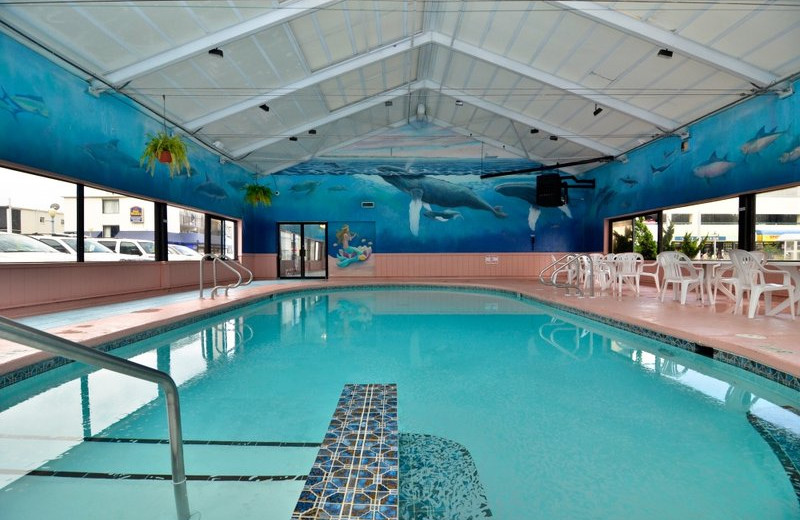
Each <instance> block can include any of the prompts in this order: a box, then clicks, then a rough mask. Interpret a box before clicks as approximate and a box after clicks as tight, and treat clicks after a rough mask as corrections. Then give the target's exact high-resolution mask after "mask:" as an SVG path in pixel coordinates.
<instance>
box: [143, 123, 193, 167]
mask: <svg viewBox="0 0 800 520" xmlns="http://www.w3.org/2000/svg"><path fill="white" fill-rule="evenodd" d="M147 137H148V139H149V140H148V141H147V144H146V145H145V148H144V152H142V157H141V158H140V159H139V164H140V165H146V169H147V171H148V172H149V173H150V175H153V174H155V170H156V163H157V162H161V163H164V164H166V166H167V169H168V170H169V176H170V177H174V176H175V175H180V173H181V171H183V170H186V173H187V174H191V170H190V165H189V157H188V156H187V154H186V144H185V143H184V142H183V140H182V139H181V137H180V136H179V135H172V136H171V135H168V134H167V132H166V131H160V132H158V133H157V134H155V135H154V134H147Z"/></svg>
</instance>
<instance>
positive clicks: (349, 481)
mask: <svg viewBox="0 0 800 520" xmlns="http://www.w3.org/2000/svg"><path fill="white" fill-rule="evenodd" d="M397 450H398V434H397V385H395V384H347V385H345V386H344V389H343V390H342V395H341V397H339V402H338V404H337V406H336V411H335V412H334V414H333V418H332V419H331V422H330V425H329V426H328V432H327V433H326V434H325V440H324V441H323V442H322V447H321V448H320V450H319V453H318V454H317V459H316V460H315V461H314V465H313V466H312V468H311V472H310V473H309V476H308V479H307V480H306V484H305V486H304V487H303V491H302V492H301V493H300V499H299V500H298V502H297V505H296V506H295V510H294V513H293V514H292V520H316V519H320V518H332V517H335V518H337V519H342V520H350V519H356V518H369V519H374V520H397V518H398V504H397V499H398V465H399V463H398V457H397Z"/></svg>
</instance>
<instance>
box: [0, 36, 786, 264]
mask: <svg viewBox="0 0 800 520" xmlns="http://www.w3.org/2000/svg"><path fill="white" fill-rule="evenodd" d="M0 54H1V55H2V56H3V57H4V59H3V60H2V61H0V89H2V90H0V131H2V135H3V139H2V140H0V159H3V160H6V161H10V162H13V163H18V164H23V165H28V166H31V167H34V168H38V169H41V170H45V171H49V172H54V173H57V174H59V175H62V176H67V177H70V178H73V179H76V180H83V181H85V182H88V183H91V184H97V185H101V186H105V187H108V188H110V189H116V190H120V191H125V192H130V193H132V194H138V195H142V196H145V197H150V198H156V199H161V200H166V201H170V202H173V203H175V204H180V205H187V206H191V207H194V208H197V209H199V210H202V211H207V212H211V213H216V214H220V215H225V216H230V217H235V218H238V217H241V218H243V222H244V225H243V233H244V244H243V247H244V250H245V252H251V253H269V252H275V250H276V244H277V240H276V229H275V222H276V221H297V220H312V221H336V222H350V221H353V222H356V221H357V222H374V225H375V238H374V242H375V252H379V253H392V252H515V251H530V250H531V236H532V235H535V237H536V239H535V243H536V250H537V251H564V250H599V249H602V234H603V232H602V224H603V219H604V218H607V217H610V216H617V215H623V214H630V213H634V212H638V211H642V210H647V209H655V208H662V207H667V206H673V205H678V204H685V203H691V202H694V201H698V200H702V199H708V198H720V197H724V196H727V195H731V194H735V193H739V192H743V191H751V190H759V189H764V188H768V187H771V186H780V185H785V184H790V183H797V182H800V161H798V157H799V156H800V150H799V149H798V146H800V120H799V119H798V108H800V107H799V106H798V105H800V97H799V96H798V95H793V96H790V97H788V98H786V99H778V98H777V97H776V96H774V95H764V96H761V97H758V98H755V99H753V100H750V101H748V102H746V103H743V104H741V105H738V106H735V107H732V108H730V109H728V110H726V111H724V112H722V113H720V114H718V115H716V116H714V117H711V118H709V119H706V120H704V121H701V122H698V123H697V124H694V125H692V126H691V127H690V128H689V129H688V130H689V133H690V136H691V137H690V141H689V150H688V151H687V152H682V151H681V150H680V139H679V138H665V139H661V140H659V141H657V142H655V143H652V144H651V145H649V146H646V147H643V148H641V149H639V150H636V151H634V152H632V153H630V154H629V156H628V162H627V163H626V164H622V163H611V164H608V165H605V166H603V167H600V168H597V169H595V170H593V171H592V172H591V173H589V174H587V175H586V176H585V177H586V178H595V179H596V181H597V188H596V189H595V190H570V203H569V205H568V206H566V207H564V208H560V209H559V208H537V207H536V206H535V205H532V204H531V202H532V201H533V200H535V199H534V188H535V182H534V178H533V177H532V176H529V175H527V176H526V175H522V176H513V177H503V178H495V179H491V180H481V179H480V178H479V175H480V174H481V173H491V172H495V171H507V170H515V169H523V168H530V167H532V166H535V165H536V164H535V163H532V162H530V161H528V160H525V159H519V158H514V157H512V156H510V155H509V154H506V153H504V151H502V150H497V149H491V148H488V147H486V146H485V145H481V144H480V143H477V142H475V141H472V140H470V139H467V138H464V137H461V136H456V135H455V134H449V133H448V132H447V131H446V130H443V129H440V128H436V127H432V126H430V125H427V124H422V123H416V124H410V125H408V126H407V127H404V128H402V129H399V130H393V131H391V132H389V133H387V134H386V135H384V136H379V137H377V138H373V139H371V140H368V141H366V142H362V143H359V144H358V145H354V146H353V147H351V148H349V149H347V150H342V151H340V152H339V153H338V155H335V156H330V157H321V158H317V159H315V160H313V161H310V162H308V163H304V164H301V165H298V166H295V167H293V168H291V169H289V170H286V171H283V172H279V173H277V174H274V175H271V176H269V177H267V178H265V179H262V182H264V183H266V184H267V185H269V186H270V187H272V188H273V189H274V190H276V191H277V192H278V193H279V195H277V196H276V197H274V200H273V205H272V206H270V207H268V208H264V207H256V208H253V207H249V206H247V205H245V204H244V203H243V192H242V191H241V190H242V186H243V185H244V184H245V183H246V182H249V181H251V179H252V177H251V175H250V174H249V173H248V172H246V171H245V170H243V169H241V168H239V167H237V166H235V165H231V164H225V165H221V164H220V163H219V159H218V157H217V156H216V155H215V154H213V153H210V152H208V151H207V150H205V149H203V148H202V147H200V146H199V145H196V144H194V143H190V160H191V163H192V175H191V176H186V175H182V176H180V177H177V178H174V179H170V178H169V175H168V174H167V171H166V168H165V167H163V166H159V167H158V168H159V170H157V171H156V173H155V175H154V176H151V175H150V174H148V173H147V172H146V171H145V170H144V168H143V167H141V166H140V165H139V155H140V153H141V150H142V149H143V147H144V144H145V140H146V135H147V134H148V133H154V132H156V131H158V130H159V129H160V128H161V125H162V122H161V121H160V120H159V119H158V118H157V117H155V118H154V117H152V116H151V115H148V114H145V113H144V111H142V110H141V109H140V108H138V107H137V106H135V105H134V104H133V103H131V102H130V101H129V100H127V99H126V98H124V97H122V96H119V95H117V94H115V93H104V94H102V95H100V96H99V97H94V96H92V95H91V94H90V93H89V92H88V87H89V85H88V83H87V82H86V81H85V80H83V79H81V78H79V77H77V76H75V75H74V74H72V73H71V72H68V71H67V70H65V69H63V68H61V67H59V66H57V65H56V64H54V63H53V62H51V61H49V60H47V59H45V58H43V57H41V56H39V55H37V54H36V53H34V52H33V51H31V50H30V49H28V48H26V47H23V46H21V45H20V44H18V43H17V42H15V41H13V40H11V39H10V38H8V37H6V36H2V35H0ZM797 87H798V85H795V89H797ZM168 105H169V98H167V106H168ZM409 175H410V176H409ZM3 189H5V187H0V199H2V193H1V192H2V190H3ZM362 202H372V203H374V207H372V208H364V207H362Z"/></svg>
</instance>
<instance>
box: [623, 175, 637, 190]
mask: <svg viewBox="0 0 800 520" xmlns="http://www.w3.org/2000/svg"><path fill="white" fill-rule="evenodd" d="M620 182H623V183H625V184H627V185H628V186H631V187H633V186H636V185H637V184H639V181H637V180H636V179H634V178H633V177H631V176H630V175H627V176H625V177H622V178H621V179H620Z"/></svg>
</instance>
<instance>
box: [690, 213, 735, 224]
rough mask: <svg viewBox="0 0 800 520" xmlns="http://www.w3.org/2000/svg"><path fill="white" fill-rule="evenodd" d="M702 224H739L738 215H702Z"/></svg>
mask: <svg viewBox="0 0 800 520" xmlns="http://www.w3.org/2000/svg"><path fill="white" fill-rule="evenodd" d="M700 224H702V225H706V224H736V225H738V224H739V215H738V214H737V213H732V214H727V213H707V214H702V215H700Z"/></svg>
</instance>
